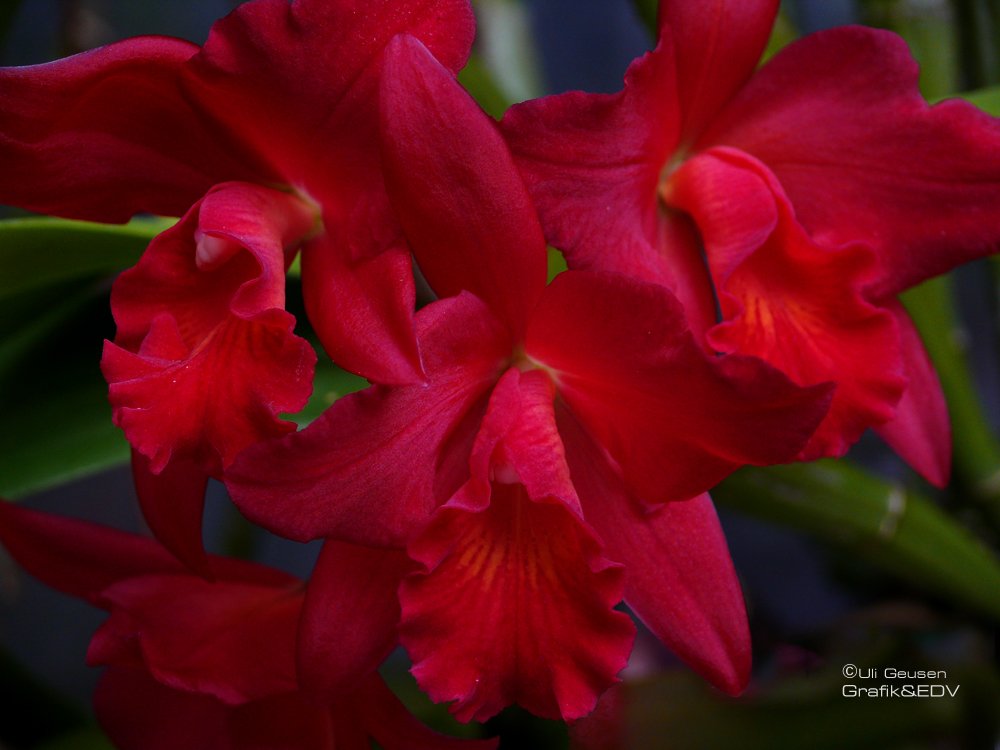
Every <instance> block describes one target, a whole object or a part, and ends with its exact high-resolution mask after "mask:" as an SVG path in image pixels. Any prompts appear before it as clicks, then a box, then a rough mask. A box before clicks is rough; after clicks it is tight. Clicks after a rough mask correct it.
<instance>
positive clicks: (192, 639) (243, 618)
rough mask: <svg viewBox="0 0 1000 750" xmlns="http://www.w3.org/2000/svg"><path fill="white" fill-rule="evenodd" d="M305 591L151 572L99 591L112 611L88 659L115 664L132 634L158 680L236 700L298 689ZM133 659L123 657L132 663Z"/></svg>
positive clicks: (294, 585) (294, 584)
mask: <svg viewBox="0 0 1000 750" xmlns="http://www.w3.org/2000/svg"><path fill="white" fill-rule="evenodd" d="M302 600H303V592H302V589H301V586H300V585H299V584H298V582H297V581H293V582H292V584H291V585H285V586H273V585H271V584H270V583H260V584H258V583H250V582H236V581H225V582H215V583H212V582H208V581H204V580H202V579H200V578H195V577H194V576H191V575H146V576H142V575H140V576H136V577H132V578H128V579H125V580H122V581H119V582H117V583H114V584H112V585H111V586H109V587H108V588H107V589H105V590H104V591H103V592H101V595H100V603H101V605H102V606H103V607H105V608H106V609H109V610H111V616H110V617H109V618H108V620H107V621H106V622H105V623H104V624H103V625H102V626H101V628H100V629H99V630H98V631H97V633H96V634H95V635H94V639H93V641H92V642H91V646H90V652H89V655H88V661H89V662H90V663H91V664H102V663H108V662H106V661H105V660H107V659H111V662H110V663H112V664H113V663H118V660H117V659H116V658H115V657H116V655H117V654H119V653H120V650H121V648H122V645H123V644H127V643H128V642H129V641H134V642H136V644H137V645H138V648H139V652H140V653H141V656H142V660H143V663H144V664H145V666H146V668H147V669H148V670H149V672H150V674H152V676H153V677H154V678H155V679H156V680H157V681H158V682H160V683H162V684H164V685H168V686H170V687H173V688H177V689H180V690H188V691H191V692H197V693H205V694H210V695H213V696H214V697H216V698H218V699H219V700H221V701H223V702H224V703H227V704H231V705H235V704H240V703H246V702H248V701H253V700H257V699H260V698H264V697H268V696H272V695H280V694H281V693H285V692H292V691H295V690H297V689H298V681H297V677H296V672H295V632H296V629H297V626H298V620H299V614H300V611H301V609H302ZM130 661H131V659H126V663H129V662H130Z"/></svg>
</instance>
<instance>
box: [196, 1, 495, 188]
mask: <svg viewBox="0 0 1000 750" xmlns="http://www.w3.org/2000/svg"><path fill="white" fill-rule="evenodd" d="M402 33H407V34H410V35H412V36H414V37H416V38H418V39H420V40H421V41H422V42H423V43H424V44H425V45H426V46H427V47H428V48H429V49H430V50H431V53H432V54H433V55H434V56H435V57H436V58H437V59H438V60H440V61H441V62H442V64H443V65H445V67H447V68H448V69H449V70H452V71H458V70H459V69H460V68H461V67H462V66H463V65H464V64H465V61H466V59H467V58H468V55H469V49H470V47H471V45H472V38H473V36H474V33H475V20H474V18H473V15H472V8H471V6H470V4H469V1H468V0H342V1H338V2H326V1H325V0H298V1H297V2H294V3H289V2H288V1H287V0H259V1H258V2H252V3H245V4H243V5H241V6H239V7H238V8H237V9H236V10H235V11H234V12H233V13H231V14H230V15H228V16H227V17H225V18H223V19H222V20H221V21H219V22H218V23H216V24H215V25H214V26H213V27H212V31H211V33H210V34H209V37H208V40H207V41H206V42H205V46H204V48H203V50H202V52H201V53H200V54H199V55H198V56H197V58H195V59H194V60H193V61H192V65H191V75H190V77H189V80H188V89H189V91H190V94H191V95H192V96H193V97H195V98H196V99H198V100H199V101H200V102H201V106H202V107H203V108H204V109H205V110H206V111H208V112H211V113H212V114H213V115H214V116H215V117H218V118H219V119H220V120H222V121H224V122H227V123H228V124H229V125H230V127H231V128H233V129H234V130H235V131H237V132H240V133H241V134H243V135H244V137H246V138H248V139H249V140H250V141H251V142H252V143H253V145H254V146H255V147H256V150H257V151H258V152H259V153H262V154H267V155H268V157H269V159H270V160H271V161H272V162H273V163H278V164H280V166H281V174H282V175H283V176H284V177H285V178H286V180H287V181H288V182H289V183H291V184H293V185H296V186H298V187H301V188H304V189H306V190H307V192H309V193H310V194H311V195H313V196H314V197H315V198H316V199H317V200H319V201H320V202H321V203H323V204H324V206H326V205H327V204H328V203H330V204H335V203H336V201H334V200H331V199H332V198H335V197H336V196H337V194H338V186H337V182H338V180H339V178H341V177H343V178H347V179H348V180H349V182H353V181H354V180H353V179H351V174H352V172H354V171H355V169H356V168H361V169H362V170H363V175H364V176H363V179H360V180H359V182H360V183H361V184H365V185H366V187H367V189H368V190H373V189H374V190H375V191H376V192H381V191H382V187H381V180H380V178H379V177H378V170H377V163H378V156H377V149H378V140H377V139H378V134H377V133H378V131H377V127H378V125H377V122H378V121H377V116H378V115H377V113H378V80H379V76H380V72H381V56H382V51H383V49H384V48H385V46H386V45H387V44H388V43H389V41H390V40H391V39H392V38H393V37H394V36H396V35H397V34H402ZM359 123H361V124H364V125H365V126H364V127H358V125H359ZM331 170H333V172H332V173H331ZM355 176H357V175H355ZM369 178H373V179H374V184H372V183H371V180H370V179H369ZM317 188H318V189H317ZM331 191H332V192H331ZM331 207H332V206H331Z"/></svg>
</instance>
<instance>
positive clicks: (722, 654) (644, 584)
mask: <svg viewBox="0 0 1000 750" xmlns="http://www.w3.org/2000/svg"><path fill="white" fill-rule="evenodd" d="M559 430H560V433H561V434H562V435H563V439H564V441H565V443H566V455H567V460H568V462H569V467H570V470H571V471H572V474H573V481H574V483H575V484H576V486H577V488H578V491H579V493H580V502H581V503H582V504H583V511H584V515H585V517H586V518H587V520H588V521H589V522H590V523H591V525H593V527H594V528H595V529H596V530H597V532H598V533H599V534H600V535H601V538H602V539H604V540H605V545H606V550H607V555H608V557H610V558H611V559H612V560H615V561H617V562H620V563H622V564H624V566H625V601H626V603H627V604H628V605H629V607H630V608H631V609H632V611H633V612H635V614H636V615H637V616H638V617H639V619H641V620H642V621H643V622H644V623H645V624H646V625H647V626H648V627H649V629H650V630H652V631H653V633H654V634H655V635H656V636H657V637H658V638H659V639H660V640H661V641H663V642H664V643H665V644H666V645H667V646H669V647H670V648H671V649H672V650H673V651H674V652H675V653H676V654H677V655H678V656H679V657H680V658H681V659H683V660H684V661H685V662H686V663H687V664H688V665H689V666H690V667H691V668H692V669H694V670H695V671H696V672H698V673H699V674H700V675H701V676H702V677H704V678H705V679H706V680H708V681H709V682H711V683H712V684H713V685H715V686H716V687H718V688H720V689H721V690H724V691H725V692H727V693H729V694H731V695H737V694H739V693H740V692H742V691H743V689H744V688H745V687H746V685H747V681H748V680H749V677H750V658H751V650H750V630H749V627H748V624H747V616H746V607H745V605H744V603H743V594H742V591H741V590H740V585H739V581H738V580H737V578H736V572H735V570H734V569H733V563H732V560H731V559H730V557H729V550H728V548H727V546H726V540H725V537H724V536H723V533H722V529H721V527H720V526H719V521H718V518H717V517H716V514H715V509H714V508H713V507H712V502H711V500H710V499H709V497H708V495H700V496H698V497H696V498H693V499H691V500H681V501H677V502H672V503H667V504H666V505H663V506H661V507H660V508H657V509H654V510H653V511H652V512H650V511H647V510H646V509H645V508H643V507H641V506H640V504H639V503H638V502H636V500H635V498H633V497H631V496H630V495H629V493H628V492H627V490H626V489H625V483H624V481H623V480H622V476H621V471H620V469H619V468H618V466H617V465H616V464H615V462H614V460H613V459H611V458H610V456H608V455H607V453H606V452H605V451H603V450H602V449H601V448H600V446H598V445H597V444H595V443H594V441H593V440H592V439H591V438H590V436H589V435H588V434H587V431H586V430H585V429H584V428H583V427H582V426H581V425H580V424H579V422H578V421H577V420H576V419H575V417H573V416H572V414H570V413H569V411H568V410H563V411H562V412H561V413H560V414H559Z"/></svg>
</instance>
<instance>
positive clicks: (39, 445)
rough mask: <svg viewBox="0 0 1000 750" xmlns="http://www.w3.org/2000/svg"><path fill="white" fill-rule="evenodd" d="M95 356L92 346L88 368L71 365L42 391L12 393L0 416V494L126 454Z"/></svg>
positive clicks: (87, 470)
mask: <svg viewBox="0 0 1000 750" xmlns="http://www.w3.org/2000/svg"><path fill="white" fill-rule="evenodd" d="M99 361H100V351H97V352H95V353H94V358H93V362H92V369H91V371H89V372H86V371H83V372H81V371H80V369H81V368H79V367H74V368H71V370H70V371H62V372H60V375H62V376H63V377H62V378H60V379H61V380H62V382H61V383H59V384H55V385H53V386H51V387H50V388H49V389H48V390H47V391H42V390H41V389H38V388H36V389H34V390H33V392H32V393H30V394H18V393H15V394H13V395H14V396H15V398H14V399H13V400H12V402H11V403H9V404H7V405H6V406H5V407H4V409H3V412H4V413H3V415H2V418H0V495H3V496H4V497H8V498H17V497H20V496H23V495H26V494H29V493H31V492H36V491H38V490H42V489H45V488H47V487H52V486H55V485H57V484H60V483H62V482H67V481H69V480H72V479H75V478H78V477H82V476H86V475H88V474H92V473H94V472H97V471H101V470H102V469H106V468H109V467H111V466H114V465H116V464H121V463H124V462H126V461H127V460H128V456H129V448H128V443H126V441H125V437H124V436H123V435H122V433H121V430H119V429H118V428H117V427H115V426H114V425H113V424H112V423H111V407H110V405H109V404H108V387H107V384H106V383H105V382H104V379H103V378H102V377H101V373H100V370H99V368H98V362H99Z"/></svg>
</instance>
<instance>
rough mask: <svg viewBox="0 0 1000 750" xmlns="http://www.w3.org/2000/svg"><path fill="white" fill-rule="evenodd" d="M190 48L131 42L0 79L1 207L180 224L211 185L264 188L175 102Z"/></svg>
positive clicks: (249, 164) (183, 102) (256, 173)
mask: <svg viewBox="0 0 1000 750" xmlns="http://www.w3.org/2000/svg"><path fill="white" fill-rule="evenodd" d="M197 51H198V48H197V47H196V46H194V45H193V44H190V43H188V42H183V41H180V40H178V39H167V38H164V37H139V38H136V39H129V40H126V41H123V42H118V43H116V44H112V45H109V46H107V47H102V48H101V49H97V50H94V51H92V52H85V53H83V54H80V55H76V56H74V57H70V58H66V59H64V60H58V61H56V62H52V63H47V64H44V65H35V66H30V67H24V68H4V69H2V70H0V162H2V163H3V165H4V169H3V172H2V174H0V203H6V204H11V205H17V206H22V207H24V208H28V209H31V210H33V211H39V212H42V213H51V214H57V215H60V216H67V217H71V218H78V219H90V220H92V221H104V222H122V221H127V220H128V219H129V218H131V217H132V216H133V215H135V214H136V213H139V212H150V213H156V214H163V215H168V216H180V215H181V214H183V213H184V212H185V211H186V210H187V209H188V207H189V206H191V204H192V203H194V202H195V201H196V200H197V199H198V198H199V197H200V196H202V195H203V194H204V193H205V192H206V191H207V190H208V189H209V188H210V187H211V186H212V185H213V184H216V183H219V182H225V181H227V180H241V179H249V180H259V181H267V180H270V179H273V177H272V173H271V172H269V171H268V170H266V169H264V168H262V167H259V166H256V165H255V163H254V161H253V159H252V157H250V156H249V155H247V154H244V153H242V151H241V149H240V147H239V145H238V144H237V143H235V142H233V139H232V137H231V136H230V135H229V134H228V133H226V132H225V131H224V130H221V129H218V128H217V127H214V126H213V124H212V122H211V120H207V119H206V118H205V117H204V116H203V115H202V113H201V112H200V111H199V110H198V109H197V108H195V107H193V106H192V103H191V102H190V100H189V98H188V97H187V96H186V95H185V92H184V90H183V83H182V79H183V75H184V72H183V71H184V68H185V65H186V64H187V62H188V60H189V59H190V58H191V57H192V56H193V55H194V54H195V53H197Z"/></svg>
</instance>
